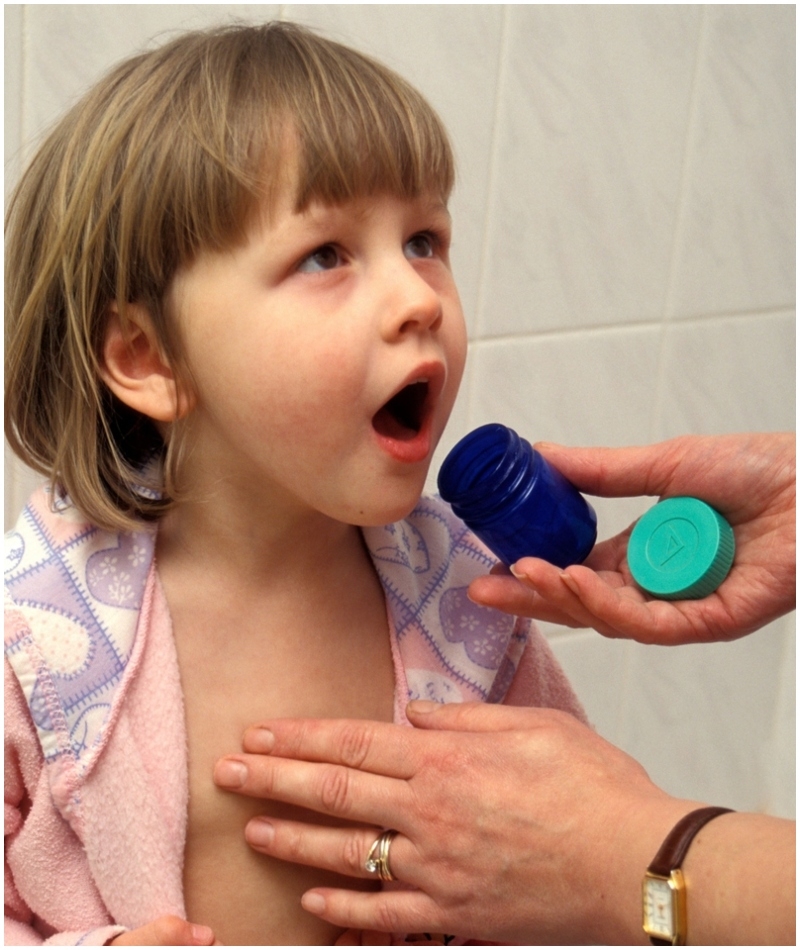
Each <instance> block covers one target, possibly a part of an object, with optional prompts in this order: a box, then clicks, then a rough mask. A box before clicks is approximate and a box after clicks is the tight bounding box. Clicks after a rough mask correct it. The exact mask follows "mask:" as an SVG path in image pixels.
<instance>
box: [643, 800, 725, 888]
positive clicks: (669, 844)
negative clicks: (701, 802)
mask: <svg viewBox="0 0 800 950" xmlns="http://www.w3.org/2000/svg"><path fill="white" fill-rule="evenodd" d="M732 810H733V809H731V808H717V807H713V806H712V807H708V808H698V809H697V810H696V811H690V812H689V814H688V815H684V816H683V818H681V820H680V821H679V822H678V824H677V825H675V827H674V828H673V829H672V831H670V833H669V834H668V835H667V837H666V838H665V839H664V843H663V844H662V845H661V847H660V848H659V849H658V854H657V855H656V856H655V857H654V858H653V860H652V861H651V862H650V867H649V868H648V869H647V870H648V871H650V872H651V873H652V874H660V875H661V876H662V877H669V876H670V874H671V873H672V871H674V870H675V869H676V868H679V867H680V866H681V864H682V863H683V859H684V858H685V857H686V852H687V851H688V850H689V845H690V844H691V843H692V840H693V839H694V836H695V835H696V834H697V832H698V831H699V830H700V829H701V828H702V827H703V825H705V824H707V823H708V822H709V821H711V819H712V818H716V817H717V816H718V815H724V814H726V813H727V812H730V811H732Z"/></svg>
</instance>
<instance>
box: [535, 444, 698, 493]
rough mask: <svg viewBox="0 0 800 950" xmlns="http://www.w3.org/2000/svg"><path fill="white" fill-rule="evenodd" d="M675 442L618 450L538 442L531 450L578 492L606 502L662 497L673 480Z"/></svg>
mask: <svg viewBox="0 0 800 950" xmlns="http://www.w3.org/2000/svg"><path fill="white" fill-rule="evenodd" d="M678 441H680V440H678V439H671V440H670V441H668V442H661V443H658V444H656V445H640V446H628V447H626V448H621V449H609V448H569V447H568V446H565V445H557V444H556V443H554V442H537V443H536V444H535V445H534V448H535V449H536V450H537V451H538V452H541V454H542V455H543V456H544V457H545V458H546V459H547V461H548V462H550V464H551V465H552V466H553V467H554V468H556V469H558V471H559V472H561V474H562V475H563V476H564V477H565V478H566V479H568V480H569V481H570V482H572V484H573V485H574V486H575V487H576V488H577V489H578V490H579V491H583V492H587V493H588V494H591V495H603V496H605V497H608V498H621V497H631V498H633V497H636V496H639V495H662V494H664V492H665V490H666V488H667V486H668V485H669V482H670V479H671V478H672V476H673V473H674V469H675V464H676V461H677V459H676V455H675V453H674V452H673V451H671V450H672V449H673V448H677V445H675V443H677V442H678Z"/></svg>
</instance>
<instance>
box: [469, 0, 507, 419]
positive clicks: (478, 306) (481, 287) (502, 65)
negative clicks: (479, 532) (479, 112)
mask: <svg viewBox="0 0 800 950" xmlns="http://www.w3.org/2000/svg"><path fill="white" fill-rule="evenodd" d="M508 21H509V12H508V4H503V13H502V23H501V27H500V48H499V50H498V54H497V84H496V86H495V94H494V109H493V112H492V132H491V135H492V138H491V142H492V147H491V150H490V152H489V172H488V181H487V185H486V204H485V208H484V216H483V241H482V243H481V258H480V274H479V278H478V288H477V293H476V295H475V337H474V338H473V339H471V340H470V341H469V343H470V346H472V345H473V344H474V343H475V342H476V341H477V340H480V338H481V332H482V330H483V324H484V319H483V307H484V299H485V293H486V280H487V277H486V275H487V271H488V269H489V256H490V253H491V243H492V242H491V240H490V236H491V233H492V224H491V221H492V210H493V207H494V197H495V189H496V181H497V165H498V151H499V148H500V146H499V145H498V142H499V135H498V127H499V125H500V109H501V104H502V100H503V94H504V92H505V82H504V79H505V74H506V59H507V54H508ZM469 370H470V365H469V364H468V367H467V371H468V373H469V378H468V379H467V384H468V388H467V405H466V413H467V420H468V421H469V420H471V419H472V418H473V405H474V386H473V375H472V373H471V372H470V371H469Z"/></svg>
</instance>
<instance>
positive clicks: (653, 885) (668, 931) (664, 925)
mask: <svg viewBox="0 0 800 950" xmlns="http://www.w3.org/2000/svg"><path fill="white" fill-rule="evenodd" d="M642 902H643V910H644V921H643V924H644V929H645V932H646V933H647V934H648V935H649V936H651V937H660V938H661V939H662V940H669V941H672V940H673V939H674V937H675V923H676V921H675V892H674V891H673V889H672V887H670V882H669V881H666V880H664V878H659V877H650V876H649V875H648V876H647V877H646V878H645V879H644V885H643V893H642Z"/></svg>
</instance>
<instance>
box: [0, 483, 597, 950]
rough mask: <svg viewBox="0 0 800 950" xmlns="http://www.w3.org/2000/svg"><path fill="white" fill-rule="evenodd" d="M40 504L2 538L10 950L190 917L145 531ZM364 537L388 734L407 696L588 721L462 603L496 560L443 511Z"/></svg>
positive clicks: (168, 688) (531, 658)
mask: <svg viewBox="0 0 800 950" xmlns="http://www.w3.org/2000/svg"><path fill="white" fill-rule="evenodd" d="M49 501H50V499H49V497H48V496H47V495H46V493H45V492H44V491H39V492H37V493H36V494H35V495H34V496H33V498H32V499H31V502H30V503H29V505H28V507H27V508H26V509H25V511H24V512H23V514H22V516H21V517H20V521H19V523H18V524H17V526H16V528H15V530H14V531H13V532H11V533H10V534H9V535H8V536H7V554H6V563H7V569H6V629H5V641H6V663H5V728H6V746H5V836H6V838H5V840H6V864H5V915H6V916H5V943H6V944H7V945H9V944H11V945H26V944H41V943H48V944H64V945H71V946H77V945H93V946H99V945H102V944H104V943H107V942H108V941H109V940H111V939H112V938H113V937H115V936H116V935H117V934H119V933H121V932H123V931H125V930H127V929H132V928H135V927H140V926H142V925H143V924H145V923H148V922H149V921H152V920H154V919H155V918H157V917H160V916H162V915H164V914H176V915H177V916H179V917H184V916H185V908H184V902H183V880H182V874H183V854H184V845H185V835H186V816H187V798H188V767H187V743H186V732H185V721H184V711H183V697H182V693H181V685H180V675H179V670H178V662H177V654H176V651H175V645H174V642H173V639H172V629H171V623H170V616H169V611H168V608H167V604H166V601H165V599H164V594H163V591H162V589H161V585H160V583H159V580H158V574H157V571H156V567H155V560H154V557H153V551H154V545H155V532H154V531H153V530H143V531H142V532H140V533H136V534H124V533H123V534H110V533H107V532H103V531H99V530H97V529H95V528H92V527H91V526H90V525H87V524H85V523H84V522H83V521H82V519H81V518H80V516H79V515H78V513H77V512H76V511H75V509H73V508H70V507H68V506H66V505H65V504H63V503H62V504H60V505H56V507H57V509H58V510H56V511H52V510H51V509H50V506H49ZM364 537H365V540H366V543H367V546H368V548H369V550H370V554H371V555H372V558H373V562H374V564H375V567H376V570H377V572H378V575H379V577H380V579H381V582H382V584H383V587H384V590H385V593H386V603H387V615H388V618H389V630H390V637H391V646H392V655H393V658H394V667H395V721H396V722H400V723H406V722H407V720H406V719H405V716H404V713H403V710H404V708H405V705H406V703H407V702H408V700H409V699H411V698H416V697H423V698H430V699H434V700H437V701H442V702H464V701H470V700H483V701H489V702H507V703H511V704H515V705H537V706H552V707H557V708H560V709H564V710H567V711H569V712H571V713H573V714H574V715H576V716H578V717H580V718H582V719H584V714H583V712H582V710H581V708H580V705H579V703H578V702H577V700H576V698H575V696H574V694H573V692H572V690H571V688H570V687H569V684H568V683H567V681H566V679H565V677H564V675H563V673H562V671H561V670H560V668H559V667H558V665H557V663H556V662H555V660H554V658H553V656H552V654H551V652H550V649H549V647H548V646H547V643H546V642H545V640H544V639H543V638H542V636H541V635H540V634H539V633H538V631H536V629H535V628H533V627H532V626H531V625H530V624H529V622H528V621H525V620H520V619H515V618H511V617H508V616H506V615H504V614H500V613H498V612H495V611H490V610H486V609H484V608H480V607H477V606H475V605H474V604H472V603H471V602H470V601H469V600H468V599H467V597H466V587H467V585H468V584H469V582H470V581H471V580H472V578H474V577H476V576H478V575H480V574H485V573H486V572H487V570H488V568H489V567H490V566H491V565H492V563H493V561H494V559H493V558H492V556H491V555H490V554H489V553H488V552H487V551H486V550H485V548H483V547H482V546H481V545H480V543H479V542H478V541H477V540H476V539H475V538H474V537H473V536H472V535H470V534H469V532H468V531H467V530H466V528H465V527H464V526H463V524H461V522H459V521H458V520H457V519H455V518H454V517H453V515H452V514H451V513H450V511H449V509H448V508H447V507H446V506H445V505H443V504H442V503H441V502H440V501H437V500H433V499H423V500H422V501H421V502H420V505H419V506H418V507H417V508H416V509H415V511H414V512H413V513H412V514H411V515H410V516H409V518H408V519H407V520H406V521H403V522H399V523H397V524H394V525H388V526H386V527H385V528H369V529H365V530H364ZM264 715H265V716H268V715H269V710H266V709H265V710H264ZM232 751H233V750H232ZM210 780H211V779H210V776H209V781H210Z"/></svg>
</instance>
